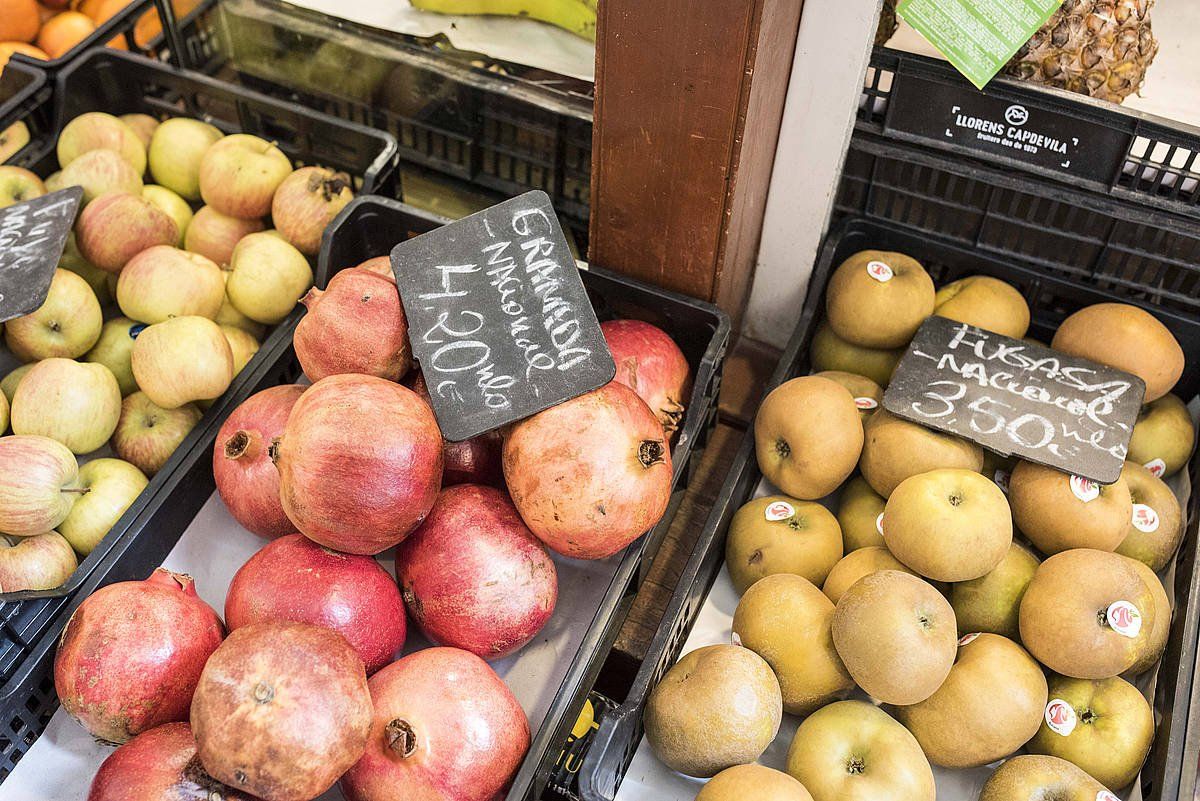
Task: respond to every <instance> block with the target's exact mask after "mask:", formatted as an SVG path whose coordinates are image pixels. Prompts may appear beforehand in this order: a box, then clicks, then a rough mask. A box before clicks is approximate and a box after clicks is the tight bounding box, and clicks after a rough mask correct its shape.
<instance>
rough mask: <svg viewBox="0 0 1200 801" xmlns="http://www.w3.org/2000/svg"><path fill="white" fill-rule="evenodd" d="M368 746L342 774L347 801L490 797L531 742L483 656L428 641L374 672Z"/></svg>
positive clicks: (475, 800) (482, 800)
mask: <svg viewBox="0 0 1200 801" xmlns="http://www.w3.org/2000/svg"><path fill="white" fill-rule="evenodd" d="M370 684H371V701H372V702H373V703H374V706H375V715H374V719H373V720H372V722H371V734H370V736H369V737H368V739H367V750H366V752H365V753H364V754H363V756H362V759H360V760H359V761H358V762H357V763H356V764H355V765H354V767H352V768H351V769H350V770H349V771H348V772H347V773H346V775H345V776H343V777H342V792H344V793H345V795H346V799H347V801H393V800H394V799H401V798H404V799H413V800H414V801H416V799H422V800H423V801H424V800H426V799H428V801H433V800H434V799H446V800H447V801H448V800H449V799H453V801H491V800H492V798H493V797H494V796H496V794H497V793H499V792H500V791H501V790H502V789H503V788H504V787H506V786H507V785H508V784H509V783H510V782H511V781H512V777H513V775H514V774H515V773H516V772H517V768H518V767H520V765H521V760H522V759H523V758H524V757H525V752H526V751H527V750H529V721H528V720H527V719H526V718H525V712H524V711H523V710H522V709H521V705H520V704H519V703H517V699H516V698H514V697H513V694H512V692H511V691H510V690H509V689H508V687H507V686H506V685H505V684H504V682H503V681H501V679H500V677H499V676H497V675H496V673H495V671H493V670H492V669H491V668H490V667H488V664H487V663H486V662H484V661H483V660H482V659H480V658H479V657H477V656H475V655H474V654H471V653H468V652H467V651H462V650H459V649H458V648H426V649H425V650H423V651H417V652H416V653H415V654H410V655H409V656H406V657H404V658H403V659H401V660H399V661H397V662H393V663H392V664H390V665H388V666H387V667H385V668H384V669H383V670H381V671H379V672H378V673H376V674H375V675H374V676H372V677H371V682H370Z"/></svg>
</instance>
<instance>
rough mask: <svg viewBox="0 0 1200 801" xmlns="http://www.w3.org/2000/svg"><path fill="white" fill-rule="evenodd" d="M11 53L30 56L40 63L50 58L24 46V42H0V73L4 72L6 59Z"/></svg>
mask: <svg viewBox="0 0 1200 801" xmlns="http://www.w3.org/2000/svg"><path fill="white" fill-rule="evenodd" d="M13 53H24V54H25V55H27V56H32V57H33V58H38V59H41V60H42V61H46V60H48V59H49V58H50V57H49V56H48V55H46V54H45V53H44V52H42V51H41V50H39V49H38V48H36V47H34V46H33V45H31V44H25V43H24V42H0V73H2V72H3V71H4V65H5V64H7V63H8V59H9V57H10V56H12V54H13Z"/></svg>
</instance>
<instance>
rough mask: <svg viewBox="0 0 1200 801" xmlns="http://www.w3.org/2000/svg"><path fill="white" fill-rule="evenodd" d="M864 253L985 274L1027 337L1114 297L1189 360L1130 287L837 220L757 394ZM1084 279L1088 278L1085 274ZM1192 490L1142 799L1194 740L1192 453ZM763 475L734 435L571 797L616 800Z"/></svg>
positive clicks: (1196, 567) (1175, 774)
mask: <svg viewBox="0 0 1200 801" xmlns="http://www.w3.org/2000/svg"><path fill="white" fill-rule="evenodd" d="M868 249H880V250H895V251H900V252H903V253H907V254H909V255H912V256H914V257H915V258H916V259H917V260H918V261H920V262H921V263H922V264H923V265H924V266H925V267H926V269H928V270H929V272H930V274H931V275H932V276H933V278H934V281H935V282H936V283H937V284H938V285H941V284H943V283H946V282H949V281H952V280H955V279H956V278H960V277H963V276H966V275H972V274H979V273H983V274H987V275H993V276H995V277H997V278H1000V279H1003V280H1005V281H1008V282H1009V283H1011V284H1013V285H1014V286H1016V287H1017V288H1018V289H1019V290H1020V291H1021V293H1022V295H1023V296H1024V297H1025V299H1026V301H1028V303H1029V306H1030V308H1031V310H1032V312H1033V324H1032V326H1031V328H1030V334H1031V335H1033V336H1035V337H1040V338H1044V339H1048V338H1049V335H1050V334H1051V333H1052V332H1053V331H1054V329H1055V328H1056V327H1057V325H1058V324H1059V323H1060V322H1061V321H1062V319H1063V318H1064V317H1065V316H1066V315H1068V314H1070V313H1072V312H1074V311H1076V310H1078V309H1079V308H1082V307H1083V306H1087V305H1090V304H1093V303H1101V302H1106V301H1113V300H1119V301H1122V302H1127V303H1134V304H1137V305H1139V306H1142V307H1143V308H1145V309H1147V310H1148V311H1150V312H1152V313H1153V314H1154V315H1156V316H1157V317H1158V318H1159V319H1160V320H1162V321H1163V322H1164V323H1165V324H1166V325H1167V326H1168V327H1169V328H1170V329H1171V330H1172V332H1173V333H1174V334H1175V336H1176V337H1177V338H1178V339H1179V341H1180V343H1181V344H1182V345H1183V348H1184V352H1185V354H1186V356H1187V359H1188V363H1189V364H1196V363H1200V319H1197V318H1196V317H1195V316H1194V315H1191V314H1188V313H1186V312H1185V311H1183V310H1176V309H1174V308H1172V307H1171V306H1170V305H1159V304H1157V303H1155V302H1153V301H1154V300H1158V299H1160V297H1159V296H1158V295H1155V294H1153V293H1148V292H1145V291H1132V290H1130V289H1128V288H1127V287H1125V286H1124V285H1121V284H1113V283H1111V282H1108V281H1093V280H1088V281H1084V280H1081V279H1080V278H1079V277H1077V276H1074V275H1069V274H1066V275H1056V274H1053V273H1049V272H1047V271H1046V270H1045V269H1044V268H1043V267H1042V266H1041V265H1038V264H1032V263H1029V262H1027V261H1020V260H1017V259H1015V258H1012V257H1010V258H1001V257H1000V256H998V255H995V254H991V253H987V252H981V251H980V250H978V249H976V248H974V247H972V246H969V245H963V244H961V243H956V242H952V241H949V240H947V239H945V238H943V237H938V236H935V235H933V234H930V233H928V232H924V231H919V230H916V229H913V228H907V227H903V226H899V225H896V224H895V223H891V222H886V221H881V220H867V219H861V218H848V219H845V220H843V221H842V222H841V223H840V224H839V225H838V226H835V229H834V231H833V232H832V233H831V234H830V235H829V236H828V237H827V239H826V242H825V244H824V246H823V247H822V249H821V252H820V254H819V257H818V262H817V265H816V268H815V269H814V271H813V275H812V278H811V282H810V284H809V288H808V294H807V297H806V299H805V302H804V307H803V310H802V311H801V314H800V318H799V322H798V324H797V326H796V331H795V333H794V334H793V336H792V338H791V340H790V341H789V342H788V345H787V347H786V349H785V350H784V353H783V357H782V359H781V361H780V364H779V367H778V368H777V369H776V371H775V374H774V375H773V376H772V377H771V380H770V382H769V383H768V385H767V387H766V391H769V390H770V389H772V388H774V387H776V386H778V385H779V384H781V383H783V382H784V381H786V380H787V379H789V378H793V377H795V376H798V375H806V374H808V373H809V372H810V364H809V356H808V352H809V345H810V342H811V339H812V335H813V332H814V330H815V329H816V324H817V323H818V322H819V321H820V319H821V318H822V316H823V303H824V288H825V284H826V282H827V281H828V278H829V275H830V273H831V272H832V271H833V269H835V268H836V267H837V265H838V264H840V263H841V262H842V260H844V259H845V258H847V257H848V256H850V255H852V254H854V253H856V252H858V251H860V250H868ZM1093 278H1095V276H1093ZM1198 382H1200V376H1198V375H1196V371H1194V370H1193V371H1192V373H1191V374H1190V375H1188V376H1186V377H1185V378H1184V379H1183V380H1181V381H1180V383H1179V385H1178V386H1177V387H1176V389H1175V391H1176V392H1177V393H1178V394H1180V396H1181V397H1183V398H1185V399H1189V398H1191V397H1192V396H1194V395H1195V394H1196V392H1197V391H1198V390H1200V383H1198ZM1190 470H1191V480H1192V493H1191V499H1190V501H1189V504H1188V509H1187V524H1186V530H1185V534H1184V538H1183V545H1182V546H1181V548H1180V550H1179V553H1178V555H1177V557H1176V568H1175V585H1174V591H1175V603H1176V608H1175V615H1174V618H1173V620H1172V624H1171V633H1170V637H1169V640H1168V643H1167V650H1166V653H1165V654H1164V655H1163V660H1162V664H1161V667H1160V668H1159V674H1158V684H1157V687H1156V691H1155V709H1156V712H1157V714H1158V717H1159V724H1158V729H1157V733H1156V736H1155V741H1154V746H1153V748H1152V750H1151V752H1150V756H1149V759H1148V761H1147V763H1146V766H1145V768H1144V769H1143V771H1142V790H1143V793H1144V794H1145V796H1144V797H1145V798H1146V799H1148V801H1174V799H1176V798H1190V797H1191V795H1192V789H1193V788H1194V786H1195V780H1196V764H1197V761H1196V756H1197V754H1198V753H1200V748H1198V746H1197V743H1196V742H1195V740H1196V737H1197V732H1196V731H1195V730H1194V729H1193V730H1191V731H1189V726H1188V719H1189V710H1190V709H1191V706H1192V705H1193V699H1192V682H1193V677H1194V674H1195V671H1196V669H1197V660H1196V644H1197V627H1198V626H1200V586H1198V583H1200V563H1198V561H1197V550H1196V545H1197V543H1196V538H1197V528H1198V526H1200V495H1198V491H1200V455H1198V456H1194V457H1193V458H1192V461H1191V464H1190ZM761 478H762V474H761V473H760V471H759V469H758V462H757V459H756V457H755V451H754V434H753V428H751V430H750V431H749V432H747V434H746V436H745V438H744V439H743V441H742V443H741V445H740V447H739V449H738V453H737V455H736V457H735V458H734V461H733V466H732V467H731V469H730V472H729V475H728V478H727V479H726V481H725V484H724V485H723V486H722V488H721V491H720V493H719V494H718V496H717V500H716V503H715V504H714V505H713V508H712V511H711V512H710V514H709V517H708V519H707V521H706V522H705V524H704V529H703V531H702V532H701V534H700V537H699V540H698V542H697V546H696V550H695V551H694V552H693V554H692V556H691V558H690V559H689V560H688V563H687V565H686V566H685V567H684V569H683V572H682V574H681V576H680V579H679V584H678V586H677V588H676V590H675V593H674V595H673V596H672V598H671V600H670V602H669V604H668V606H667V611H666V613H665V614H664V617H663V624H662V627H661V628H660V629H659V631H658V633H657V634H656V635H655V638H654V640H653V641H652V643H651V645H650V648H649V650H648V651H647V654H646V657H645V660H644V661H643V663H642V665H641V669H640V670H639V672H638V674H637V676H636V678H635V679H634V682H633V685H632V687H631V688H630V689H629V692H628V694H627V695H626V696H625V698H624V699H623V701H622V703H621V705H620V706H619V707H618V708H617V709H616V710H615V711H614V712H612V713H610V714H609V715H607V716H605V717H604V718H602V719H601V721H600V728H599V731H598V732H597V733H596V738H595V740H594V741H593V743H592V747H591V749H590V750H589V751H588V753H587V755H586V756H585V757H584V764H583V768H582V769H581V771H580V791H581V796H582V798H583V799H585V801H610V800H611V799H613V798H614V797H615V796H616V791H617V788H618V787H619V786H620V783H621V780H622V778H623V777H624V774H625V771H626V770H627V769H628V767H629V763H630V761H631V760H632V759H633V755H634V752H635V751H636V750H637V747H638V744H639V743H640V742H641V739H642V733H643V728H642V710H643V708H644V707H645V703H646V700H647V698H648V696H649V694H650V691H651V690H652V689H653V688H654V687H655V685H657V684H658V682H659V680H661V678H662V676H663V674H664V673H665V672H666V671H667V670H668V669H669V668H670V667H671V665H673V664H675V662H676V661H677V660H678V658H679V657H680V655H681V654H680V651H681V649H682V648H683V644H684V642H685V641H686V639H687V636H688V634H689V633H690V631H691V629H692V625H693V623H694V622H695V620H696V616H697V615H698V614H699V612H700V608H701V606H703V604H704V602H705V599H706V598H707V596H708V592H709V589H710V588H711V587H712V583H713V581H714V580H715V579H716V577H717V575H718V574H719V573H720V571H721V568H722V566H723V564H724V553H725V548H724V539H725V533H726V531H727V530H728V527H729V524H730V521H731V520H732V518H733V515H734V513H735V512H737V510H738V509H739V508H740V507H741V506H742V505H743V504H744V503H746V502H747V501H748V500H750V498H751V497H753V494H754V491H755V489H756V487H757V486H758V484H759V481H760V480H761Z"/></svg>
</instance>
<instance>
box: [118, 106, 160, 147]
mask: <svg viewBox="0 0 1200 801" xmlns="http://www.w3.org/2000/svg"><path fill="white" fill-rule="evenodd" d="M117 119H119V120H120V121H121V122H123V123H125V124H126V125H128V126H129V127H130V128H132V129H133V132H134V133H135V134H137V137H138V139H140V140H142V145H143V146H144V147H150V139H151V137H153V136H154V132H155V131H156V130H158V125H159V123H158V120H156V119H155V118H154V117H151V116H150V115H149V114H122V115H121V116H119V117H117Z"/></svg>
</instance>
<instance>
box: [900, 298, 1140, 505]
mask: <svg viewBox="0 0 1200 801" xmlns="http://www.w3.org/2000/svg"><path fill="white" fill-rule="evenodd" d="M1145 392H1146V384H1145V382H1143V381H1142V379H1140V378H1138V377H1137V376H1134V375H1130V374H1129V373H1125V372H1122V371H1120V370H1116V369H1113V368H1111V367H1106V366H1104V365H1100V364H1096V363H1095V362H1091V361H1088V360H1087V359H1080V358H1076V357H1074V356H1068V355H1066V354H1065V353H1060V352H1058V351H1056V350H1051V349H1050V348H1045V347H1042V346H1040V345H1035V344H1032V343H1029V342H1025V341H1023V340H1019V339H1012V338H1010V337H1006V336H1001V335H1000V334H995V333H992V332H991V331H984V330H983V329H981V328H975V327H973V326H969V325H965V324H963V323H959V322H956V321H954V320H948V319H945V318H943V317H930V318H929V319H928V320H926V321H925V322H924V323H922V325H921V328H920V329H919V330H918V331H917V335H916V336H915V337H914V338H913V341H912V343H911V344H910V345H909V347H908V352H907V353H905V354H904V356H903V358H901V359H900V363H899V364H898V365H897V366H896V371H895V373H894V374H893V375H892V380H891V382H890V383H889V384H888V388H887V392H886V393H884V396H883V405H884V408H886V409H887V410H888V411H889V412H891V413H892V414H895V415H897V416H898V417H903V418H905V419H906V420H911V421H913V422H916V423H921V424H922V425H926V426H929V427H930V428H935V429H938V430H939V431H946V432H949V433H951V434H957V435H958V436H961V437H964V438H966V439H969V440H973V441H974V442H977V443H979V444H980V445H982V446H984V447H985V448H988V449H989V450H993V451H995V452H997V453H999V454H1002V455H1004V456H1009V455H1013V454H1016V455H1017V456H1019V457H1021V458H1022V459H1026V460H1028V461H1032V462H1038V463H1039V464H1044V465H1046V466H1048V467H1053V468H1056V469H1058V470H1062V471H1063V472H1066V473H1072V474H1074V475H1077V476H1081V477H1083V478H1089V479H1092V480H1093V481H1097V482H1099V483H1101V484H1111V483H1113V482H1114V481H1116V480H1117V478H1119V477H1120V475H1121V467H1122V464H1123V463H1124V460H1125V456H1126V453H1127V451H1128V448H1129V438H1130V436H1131V435H1132V434H1133V424H1134V422H1135V421H1136V420H1137V415H1138V410H1139V409H1140V408H1141V405H1142V396H1143V395H1144V394H1145Z"/></svg>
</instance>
